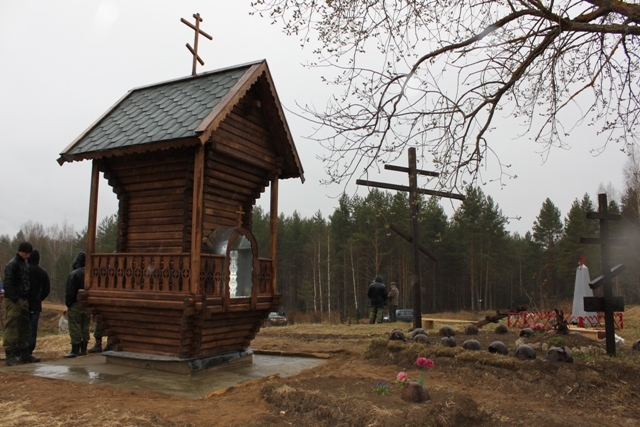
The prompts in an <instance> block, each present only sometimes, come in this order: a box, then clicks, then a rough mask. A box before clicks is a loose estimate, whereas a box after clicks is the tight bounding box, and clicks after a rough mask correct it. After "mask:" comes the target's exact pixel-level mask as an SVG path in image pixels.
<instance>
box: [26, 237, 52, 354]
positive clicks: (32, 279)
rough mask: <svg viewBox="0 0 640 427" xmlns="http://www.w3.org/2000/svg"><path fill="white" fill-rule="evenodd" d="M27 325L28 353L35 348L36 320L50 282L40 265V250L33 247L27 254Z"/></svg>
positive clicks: (38, 317)
mask: <svg viewBox="0 0 640 427" xmlns="http://www.w3.org/2000/svg"><path fill="white" fill-rule="evenodd" d="M29 283H30V285H31V286H30V288H29V295H28V297H27V300H28V301H29V326H30V327H31V335H30V336H29V354H33V350H35V349H36V339H37V338H38V321H39V320H40V313H41V312H42V301H44V299H45V298H46V297H48V296H49V291H50V290H51V282H50V281H49V274H47V271H46V270H45V269H44V268H42V267H40V252H39V251H38V250H37V249H34V250H33V251H32V252H31V256H29Z"/></svg>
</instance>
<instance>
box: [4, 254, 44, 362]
mask: <svg viewBox="0 0 640 427" xmlns="http://www.w3.org/2000/svg"><path fill="white" fill-rule="evenodd" d="M31 251H33V247H32V246H31V243H29V242H22V243H20V245H19V246H18V253H17V254H16V256H15V257H14V258H12V259H11V261H9V262H8V263H7V265H6V266H5V267H4V292H5V299H4V304H5V308H6V312H7V323H6V325H5V327H4V341H3V347H4V351H5V353H6V355H7V359H6V364H7V365H8V366H16V365H22V364H23V363H37V362H39V361H40V359H38V358H37V357H33V356H31V355H30V354H29V335H31V328H30V327H29V302H28V301H27V297H28V296H29V287H30V285H29V264H28V263H27V259H28V258H29V255H31Z"/></svg>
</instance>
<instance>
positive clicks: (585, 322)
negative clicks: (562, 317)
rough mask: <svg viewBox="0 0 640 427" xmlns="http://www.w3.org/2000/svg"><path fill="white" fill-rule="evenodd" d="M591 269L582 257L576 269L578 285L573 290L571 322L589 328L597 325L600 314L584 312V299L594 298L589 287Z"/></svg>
mask: <svg viewBox="0 0 640 427" xmlns="http://www.w3.org/2000/svg"><path fill="white" fill-rule="evenodd" d="M590 281H591V279H590V278H589V269H588V268H587V266H586V265H584V257H580V264H579V265H578V268H577V269H576V284H575V287H574V290H573V308H572V309H571V322H570V323H573V324H577V325H579V326H589V325H592V324H596V323H597V316H598V313H596V312H589V311H584V297H592V296H593V290H591V288H590V287H589V282H590Z"/></svg>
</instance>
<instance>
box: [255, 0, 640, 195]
mask: <svg viewBox="0 0 640 427" xmlns="http://www.w3.org/2000/svg"><path fill="white" fill-rule="evenodd" d="M252 4H253V6H254V8H255V10H256V11H257V12H259V13H261V14H267V15H268V16H270V17H271V19H272V20H273V22H274V23H279V24H283V27H284V31H285V32H286V33H287V34H290V35H299V34H303V35H304V36H303V39H302V42H303V45H311V46H312V47H313V49H314V53H315V54H316V55H317V56H318V60H317V62H314V63H311V64H309V66H314V67H329V68H327V71H328V74H327V75H326V76H325V80H326V82H327V83H328V84H332V85H336V86H338V87H342V88H343V90H344V91H343V92H342V94H341V95H339V96H334V97H333V98H332V100H331V102H330V103H329V104H328V105H327V108H326V109H325V110H324V111H317V110H315V109H312V108H304V109H303V114H304V115H305V116H306V117H308V118H310V119H312V121H313V122H314V123H316V124H317V125H318V129H317V133H316V136H315V138H316V139H317V140H318V141H319V142H320V143H321V144H322V145H323V146H324V147H326V148H327V153H328V154H327V155H326V156H323V157H322V158H321V160H322V161H323V162H324V165H325V168H326V171H327V174H328V178H327V180H326V181H327V182H329V183H330V182H348V181H349V180H350V179H351V178H352V177H353V175H361V174H366V173H367V172H368V170H369V169H370V168H372V167H379V165H380V164H382V163H386V162H390V161H394V160H395V159H397V158H398V157H399V156H400V155H401V153H402V151H403V150H404V148H406V147H407V146H408V145H418V146H419V147H420V148H421V150H420V155H421V156H422V159H423V160H425V161H430V162H433V163H435V165H436V168H438V169H439V172H440V173H441V185H442V186H443V187H448V188H461V187H462V186H464V185H466V184H467V183H468V182H469V180H473V179H476V178H477V177H478V174H479V173H480V171H481V170H482V169H481V166H482V165H483V164H485V162H486V160H487V155H491V156H492V157H497V151H496V150H494V149H493V148H492V146H493V145H495V143H496V141H497V138H499V136H498V135H497V132H494V131H495V129H496V126H504V123H505V122H507V121H508V123H510V124H509V127H512V125H511V124H512V123H513V124H516V123H517V125H519V126H522V125H524V127H523V129H525V131H524V132H523V135H524V134H527V135H531V136H529V138H532V139H535V140H536V142H538V143H539V144H541V145H540V146H541V147H543V150H544V151H547V152H548V151H549V150H550V149H551V148H552V147H554V146H567V145H568V139H569V138H570V134H571V132H572V131H573V130H575V129H577V128H578V127H579V126H584V125H590V126H598V127H597V128H595V129H596V132H597V134H598V135H600V136H601V138H603V140H604V145H603V146H606V145H607V144H609V143H612V142H615V143H619V144H621V145H622V148H623V149H628V148H629V147H633V146H634V145H635V144H636V141H637V140H636V134H638V132H637V130H638V129H637V126H638V125H637V123H638V119H640V108H639V106H640V102H639V101H640V96H639V94H638V70H639V64H640V57H639V55H640V52H639V49H640V45H639V36H640V26H639V25H638V23H640V4H638V3H637V2H635V1H618V0H562V1H542V0H497V1H495V0H494V1H490V0H470V1H467V2H459V1H455V0H435V1H434V0H431V1H427V0H418V1H410V2H407V1H400V0H398V1H396V2H380V1H376V0H362V1H357V2H353V1H348V0H325V1H320V2H318V1H314V0H258V1H256V2H254V3H252ZM313 35H315V36H316V39H317V40H314V38H313ZM331 70H333V71H331ZM498 160H499V159H498ZM505 166H506V165H502V164H500V163H499V167H498V169H499V171H500V172H499V173H504V167H505Z"/></svg>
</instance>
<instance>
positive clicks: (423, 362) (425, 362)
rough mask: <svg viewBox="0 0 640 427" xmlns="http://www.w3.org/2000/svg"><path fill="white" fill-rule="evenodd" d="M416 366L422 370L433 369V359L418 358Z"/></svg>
mask: <svg viewBox="0 0 640 427" xmlns="http://www.w3.org/2000/svg"><path fill="white" fill-rule="evenodd" d="M416 365H418V367H419V368H422V369H431V368H433V365H434V363H433V360H431V359H427V358H425V357H418V358H417V359H416Z"/></svg>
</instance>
